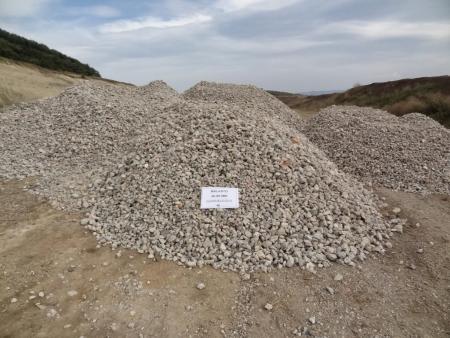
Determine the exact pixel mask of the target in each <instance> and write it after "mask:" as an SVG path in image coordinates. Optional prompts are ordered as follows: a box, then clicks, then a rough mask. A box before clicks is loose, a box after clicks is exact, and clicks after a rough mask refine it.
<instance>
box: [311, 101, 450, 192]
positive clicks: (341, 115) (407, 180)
mask: <svg viewBox="0 0 450 338" xmlns="http://www.w3.org/2000/svg"><path fill="white" fill-rule="evenodd" d="M303 132H304V133H305V134H306V135H307V137H308V138H309V139H310V140H311V141H312V142H313V143H314V144H316V145H317V146H318V147H319V148H320V149H322V150H323V151H324V152H325V153H326V154H327V155H328V156H329V158H330V159H332V160H333V161H334V162H335V163H336V164H337V166H338V167H339V168H340V169H341V170H343V171H344V172H347V173H350V174H353V175H355V176H356V177H357V178H358V179H360V180H362V181H365V182H369V183H373V184H375V185H379V186H383V187H387V188H390V189H395V190H403V191H409V192H423V193H429V192H438V193H444V194H450V131H449V130H448V129H446V128H445V127H443V126H442V125H440V124H439V123H438V122H436V121H434V120H432V119H430V118H429V117H427V116H425V115H422V114H418V113H413V114H408V115H405V116H403V117H396V116H394V115H392V114H389V113H387V112H385V111H382V110H378V109H372V108H360V107H356V106H331V107H329V108H326V109H324V110H322V111H321V112H320V113H319V114H317V115H315V116H314V117H312V118H311V119H309V120H308V121H307V122H306V123H305V126H304V128H303Z"/></svg>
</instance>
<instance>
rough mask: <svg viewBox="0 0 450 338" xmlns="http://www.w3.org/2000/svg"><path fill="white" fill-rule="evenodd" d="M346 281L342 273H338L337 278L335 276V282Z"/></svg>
mask: <svg viewBox="0 0 450 338" xmlns="http://www.w3.org/2000/svg"><path fill="white" fill-rule="evenodd" d="M343 279H344V276H343V275H342V274H341V273H337V274H336V275H335V276H334V280H335V281H341V280H343Z"/></svg>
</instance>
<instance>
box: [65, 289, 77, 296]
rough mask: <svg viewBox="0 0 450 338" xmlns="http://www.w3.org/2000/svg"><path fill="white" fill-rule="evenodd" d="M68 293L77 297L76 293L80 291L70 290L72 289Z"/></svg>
mask: <svg viewBox="0 0 450 338" xmlns="http://www.w3.org/2000/svg"><path fill="white" fill-rule="evenodd" d="M67 295H68V296H69V297H75V296H76V295H78V292H77V291H76V290H70V291H67Z"/></svg>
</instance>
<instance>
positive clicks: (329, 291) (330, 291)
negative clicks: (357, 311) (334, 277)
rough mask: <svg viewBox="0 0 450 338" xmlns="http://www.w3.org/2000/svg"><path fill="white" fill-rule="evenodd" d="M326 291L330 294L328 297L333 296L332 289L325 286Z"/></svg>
mask: <svg viewBox="0 0 450 338" xmlns="http://www.w3.org/2000/svg"><path fill="white" fill-rule="evenodd" d="M326 289H327V291H328V293H329V294H330V295H334V289H333V288H330V287H329V286H327V288H326Z"/></svg>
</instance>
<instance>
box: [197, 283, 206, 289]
mask: <svg viewBox="0 0 450 338" xmlns="http://www.w3.org/2000/svg"><path fill="white" fill-rule="evenodd" d="M205 287H206V285H205V284H204V283H198V284H197V289H199V290H203V289H204V288H205Z"/></svg>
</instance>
